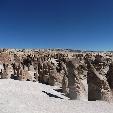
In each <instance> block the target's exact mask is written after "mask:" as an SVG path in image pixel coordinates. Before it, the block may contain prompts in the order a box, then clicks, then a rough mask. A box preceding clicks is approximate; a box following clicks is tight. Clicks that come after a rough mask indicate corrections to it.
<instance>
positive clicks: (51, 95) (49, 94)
mask: <svg viewBox="0 0 113 113" xmlns="http://www.w3.org/2000/svg"><path fill="white" fill-rule="evenodd" d="M42 92H43V93H45V94H47V95H48V96H49V97H54V98H60V99H63V98H61V97H58V96H57V95H54V94H51V93H48V92H46V91H42Z"/></svg>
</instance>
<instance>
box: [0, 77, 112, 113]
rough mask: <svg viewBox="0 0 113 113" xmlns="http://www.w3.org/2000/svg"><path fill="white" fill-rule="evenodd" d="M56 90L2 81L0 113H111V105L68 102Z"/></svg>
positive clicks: (42, 85) (21, 82)
mask: <svg viewBox="0 0 113 113" xmlns="http://www.w3.org/2000/svg"><path fill="white" fill-rule="evenodd" d="M56 88H57V87H51V86H48V85H44V84H41V83H34V82H30V81H16V80H15V81H14V80H3V79H2V80H0V113H113V104H110V103H107V102H99V101H97V102H87V101H78V100H69V99H68V98H66V97H65V96H63V95H62V94H61V93H60V92H57V91H55V90H53V89H56ZM50 96H51V97H50ZM55 97H56V98H55Z"/></svg>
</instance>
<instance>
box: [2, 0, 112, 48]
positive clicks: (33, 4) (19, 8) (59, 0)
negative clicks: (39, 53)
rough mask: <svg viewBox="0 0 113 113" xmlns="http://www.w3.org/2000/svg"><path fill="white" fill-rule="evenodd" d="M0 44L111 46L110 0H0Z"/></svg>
mask: <svg viewBox="0 0 113 113" xmlns="http://www.w3.org/2000/svg"><path fill="white" fill-rule="evenodd" d="M0 47H6V48H8V47H9V48H72V49H82V50H113V0H0Z"/></svg>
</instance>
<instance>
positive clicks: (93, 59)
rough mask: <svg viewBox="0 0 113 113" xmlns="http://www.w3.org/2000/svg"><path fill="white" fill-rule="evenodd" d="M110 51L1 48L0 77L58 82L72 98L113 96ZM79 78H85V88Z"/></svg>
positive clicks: (112, 67)
mask: <svg viewBox="0 0 113 113" xmlns="http://www.w3.org/2000/svg"><path fill="white" fill-rule="evenodd" d="M112 58H113V54H112V53H104V54H102V53H93V52H92V53H70V52H69V53H68V52H61V51H57V52H55V51H54V52H53V51H32V52H26V51H16V52H12V51H0V67H1V70H0V79H14V80H20V81H33V82H40V83H44V84H47V85H51V86H54V85H59V86H60V87H61V89H62V92H63V94H64V95H65V96H68V97H69V98H70V99H71V100H77V99H81V97H82V96H84V97H87V100H88V101H96V100H102V101H108V102H112V100H113V61H112ZM82 81H87V86H88V89H86V87H85V85H84V84H83V82H82Z"/></svg>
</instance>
